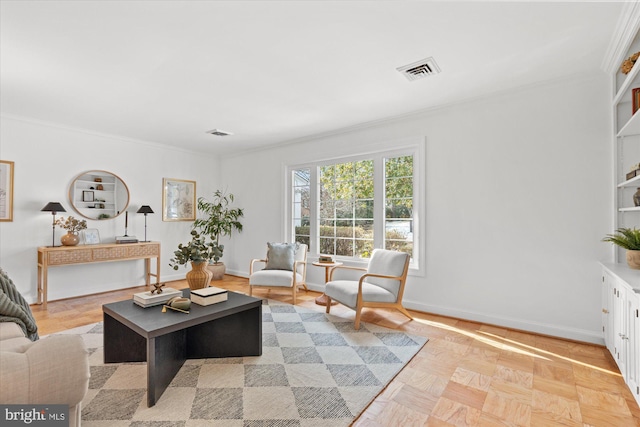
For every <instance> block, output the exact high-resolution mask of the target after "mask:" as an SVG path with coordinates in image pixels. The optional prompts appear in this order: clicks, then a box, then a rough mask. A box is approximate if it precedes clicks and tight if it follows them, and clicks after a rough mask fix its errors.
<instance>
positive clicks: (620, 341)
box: [613, 281, 628, 379]
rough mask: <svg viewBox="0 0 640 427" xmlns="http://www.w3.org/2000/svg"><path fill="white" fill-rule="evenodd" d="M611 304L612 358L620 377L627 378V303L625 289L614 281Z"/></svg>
mask: <svg viewBox="0 0 640 427" xmlns="http://www.w3.org/2000/svg"><path fill="white" fill-rule="evenodd" d="M614 292H615V294H614V297H615V300H614V306H613V333H614V337H613V338H614V341H613V342H614V353H613V355H614V358H615V360H616V363H617V364H618V369H620V373H621V374H622V378H625V379H626V378H627V341H628V340H627V339H626V337H627V315H626V311H627V305H626V290H625V288H624V287H622V286H620V283H619V282H617V281H616V286H615V287H614Z"/></svg>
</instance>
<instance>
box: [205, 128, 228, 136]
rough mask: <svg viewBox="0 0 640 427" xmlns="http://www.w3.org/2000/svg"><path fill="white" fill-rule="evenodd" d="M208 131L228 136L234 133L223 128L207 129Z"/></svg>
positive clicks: (212, 133) (216, 134)
mask: <svg viewBox="0 0 640 427" xmlns="http://www.w3.org/2000/svg"><path fill="white" fill-rule="evenodd" d="M207 133H210V134H211V135H215V136H227V135H233V134H232V133H231V132H227V131H224V130H221V129H212V130H209V131H207Z"/></svg>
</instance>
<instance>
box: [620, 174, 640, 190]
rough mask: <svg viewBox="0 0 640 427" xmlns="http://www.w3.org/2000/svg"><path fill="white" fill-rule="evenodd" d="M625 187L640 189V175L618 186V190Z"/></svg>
mask: <svg viewBox="0 0 640 427" xmlns="http://www.w3.org/2000/svg"><path fill="white" fill-rule="evenodd" d="M623 187H640V175H638V176H634V177H633V178H631V179H628V180H626V181H624V182H621V183H620V184H618V188H623Z"/></svg>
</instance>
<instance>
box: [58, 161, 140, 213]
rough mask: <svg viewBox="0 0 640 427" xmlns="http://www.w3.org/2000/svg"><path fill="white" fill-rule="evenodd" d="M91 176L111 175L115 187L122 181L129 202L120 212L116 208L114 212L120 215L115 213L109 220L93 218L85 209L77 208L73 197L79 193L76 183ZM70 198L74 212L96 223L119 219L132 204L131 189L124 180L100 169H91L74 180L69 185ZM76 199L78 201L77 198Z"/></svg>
mask: <svg viewBox="0 0 640 427" xmlns="http://www.w3.org/2000/svg"><path fill="white" fill-rule="evenodd" d="M91 174H95V175H110V176H112V177H113V178H114V180H115V181H114V185H115V183H117V181H120V182H121V183H122V186H123V187H124V190H125V191H126V192H127V201H126V203H125V205H124V207H123V208H122V209H120V210H119V211H118V210H117V209H116V208H117V206H114V211H116V212H118V213H115V214H114V215H113V216H110V217H109V218H93V217H90V216H88V214H87V213H84V212H82V209H83V208H82V207H78V206H76V200H74V199H73V195H74V193H75V191H78V188H76V183H77V182H78V180H79V179H80V178H81V177H82V176H84V175H91ZM96 184H101V183H100V182H96ZM74 189H75V191H74ZM79 190H80V191H83V189H82V188H80V189H79ZM88 191H92V190H88ZM93 191H96V190H93ZM98 191H99V190H98ZM114 191H115V189H114ZM68 198H69V203H71V207H73V210H75V211H76V212H77V213H78V214H79V215H80V216H82V217H83V218H86V219H90V220H94V221H104V220H109V219H114V218H117V217H118V216H120V215H121V214H122V213H123V212H125V211H126V210H127V208H128V207H129V203H130V202H131V192H130V191H129V187H128V186H127V184H126V183H125V182H124V180H123V179H122V178H120V177H119V176H118V175H116V174H115V173H113V172H109V171H106V170H100V169H90V170H88V171H85V172H82V173H80V174H78V175H76V176H75V177H74V178H73V180H72V181H71V184H70V185H69V194H68ZM76 199H77V196H76ZM88 202H89V201H88ZM84 209H86V210H88V209H89V208H88V207H87V208H84Z"/></svg>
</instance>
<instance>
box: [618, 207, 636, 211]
mask: <svg viewBox="0 0 640 427" xmlns="http://www.w3.org/2000/svg"><path fill="white" fill-rule="evenodd" d="M618 211H619V212H640V206H631V207H628V208H620V209H618Z"/></svg>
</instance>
